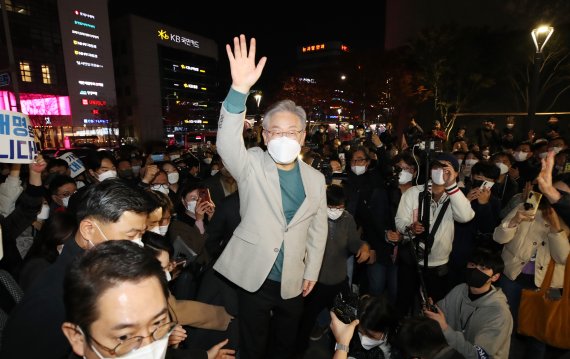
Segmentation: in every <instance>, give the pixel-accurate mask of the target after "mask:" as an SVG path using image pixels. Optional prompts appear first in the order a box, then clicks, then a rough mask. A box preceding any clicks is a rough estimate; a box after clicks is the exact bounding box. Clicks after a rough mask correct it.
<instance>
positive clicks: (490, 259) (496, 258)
mask: <svg viewBox="0 0 570 359" xmlns="http://www.w3.org/2000/svg"><path fill="white" fill-rule="evenodd" d="M469 262H471V263H474V264H476V265H480V266H484V267H487V268H490V269H491V270H493V274H497V273H503V270H504V269H505V262H504V261H503V258H502V257H501V253H499V252H496V251H493V250H490V249H488V248H484V247H478V248H475V250H474V251H473V253H472V254H471V256H470V257H469Z"/></svg>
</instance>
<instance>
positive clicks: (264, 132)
mask: <svg viewBox="0 0 570 359" xmlns="http://www.w3.org/2000/svg"><path fill="white" fill-rule="evenodd" d="M261 136H262V137H263V143H264V144H265V146H267V145H268V144H269V134H268V133H267V131H265V130H263V129H262V130H261Z"/></svg>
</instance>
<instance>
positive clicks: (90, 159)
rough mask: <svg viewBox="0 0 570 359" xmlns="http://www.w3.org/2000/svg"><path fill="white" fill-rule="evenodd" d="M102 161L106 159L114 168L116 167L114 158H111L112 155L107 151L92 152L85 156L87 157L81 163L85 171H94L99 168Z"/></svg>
mask: <svg viewBox="0 0 570 359" xmlns="http://www.w3.org/2000/svg"><path fill="white" fill-rule="evenodd" d="M104 159H108V160H109V161H111V162H112V163H113V165H114V166H117V163H116V162H115V157H113V154H112V153H111V152H108V151H92V152H90V153H89V154H88V155H87V157H85V160H84V161H83V163H84V164H85V167H86V168H87V169H90V170H93V171H96V170H98V169H99V168H101V162H103V160H104Z"/></svg>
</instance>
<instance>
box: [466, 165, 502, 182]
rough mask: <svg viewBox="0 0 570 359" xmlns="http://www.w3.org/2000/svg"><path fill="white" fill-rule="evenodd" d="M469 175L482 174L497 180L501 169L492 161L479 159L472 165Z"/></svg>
mask: <svg viewBox="0 0 570 359" xmlns="http://www.w3.org/2000/svg"><path fill="white" fill-rule="evenodd" d="M471 175H472V176H475V175H482V176H485V177H487V178H491V179H493V180H497V178H499V176H500V175H501V170H500V169H499V167H497V166H496V165H495V164H494V163H491V162H488V161H479V162H477V163H476V164H474V165H473V168H472V169H471Z"/></svg>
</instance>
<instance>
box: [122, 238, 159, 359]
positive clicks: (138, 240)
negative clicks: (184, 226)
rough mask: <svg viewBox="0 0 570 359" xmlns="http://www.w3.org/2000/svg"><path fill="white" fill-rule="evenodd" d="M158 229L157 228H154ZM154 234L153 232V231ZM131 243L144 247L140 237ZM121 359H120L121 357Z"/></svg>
mask: <svg viewBox="0 0 570 359" xmlns="http://www.w3.org/2000/svg"><path fill="white" fill-rule="evenodd" d="M155 228H158V227H155ZM153 232H154V231H153ZM155 233H156V232H155ZM131 242H133V243H136V244H137V245H138V246H139V247H141V248H143V247H144V243H143V241H142V237H140V238H135V239H131ZM121 358H122V357H121Z"/></svg>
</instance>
